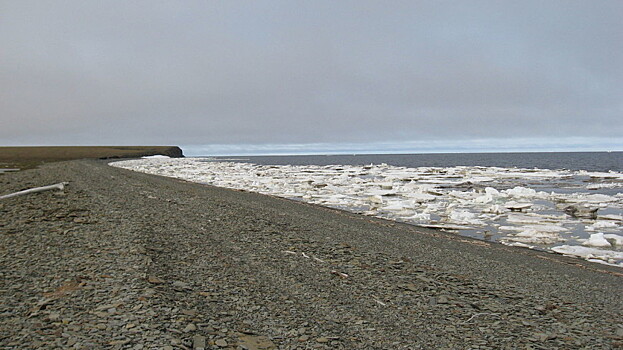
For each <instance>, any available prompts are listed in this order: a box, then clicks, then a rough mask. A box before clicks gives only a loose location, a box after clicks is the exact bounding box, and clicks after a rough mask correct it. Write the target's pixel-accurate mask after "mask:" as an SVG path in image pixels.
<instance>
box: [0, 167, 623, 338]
mask: <svg viewBox="0 0 623 350" xmlns="http://www.w3.org/2000/svg"><path fill="white" fill-rule="evenodd" d="M64 181H66V182H69V185H68V186H67V188H66V189H65V190H64V191H63V192H60V191H49V192H42V193H37V194H30V195H26V196H21V197H14V198H8V199H4V200H0V215H1V219H0V295H1V301H2V303H1V304H0V348H2V349H618V348H623V321H622V320H623V312H622V310H623V271H622V270H621V269H620V268H616V267H611V266H605V265H600V264H595V263H589V262H586V261H583V260H579V259H573V258H568V257H564V256H560V255H554V254H548V253H544V252H537V251H532V250H527V249H522V248H514V247H507V246H503V245H500V244H496V243H489V242H484V241H477V240H472V239H468V238H465V237H460V236H456V235H452V234H448V233H444V232H439V231H434V230H427V229H422V228H417V227H414V226H409V225H405V224H400V223H394V222H390V221H385V220H381V219H374V218H370V217H365V216H360V215H356V214H351V213H347V212H343V211H339V210H334V209H329V208H323V207H319V206H315V205H309V204H304V203H299V202H294V201H291V200H286V199H281V198H275V197H269V196H264V195H260V194H255V193H248V192H242V191H233V190H228V189H222V188H215V187H211V186H205V185H199V184H193V183H188V182H184V181H180V180H175V179H170V178H163V177H157V176H152V175H147V174H142V173H135V172H131V171H128V170H123V169H119V168H113V167H110V166H108V165H107V164H106V162H104V161H95V160H77V161H68V162H58V163H51V164H46V165H44V166H41V167H39V168H37V169H31V170H26V171H21V172H16V173H6V174H4V175H1V176H0V189H1V193H0V195H1V194H8V193H11V192H15V191H19V190H23V189H26V188H31V187H37V186H45V185H50V184H54V183H58V182H64Z"/></svg>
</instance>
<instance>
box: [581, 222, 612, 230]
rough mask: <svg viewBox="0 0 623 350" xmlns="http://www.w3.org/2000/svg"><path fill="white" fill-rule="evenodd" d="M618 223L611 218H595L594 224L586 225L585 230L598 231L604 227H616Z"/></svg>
mask: <svg viewBox="0 0 623 350" xmlns="http://www.w3.org/2000/svg"><path fill="white" fill-rule="evenodd" d="M617 228H619V225H618V224H617V223H616V221H612V220H597V221H595V223H594V224H592V225H588V226H586V230H587V231H599V230H604V229H606V230H607V229H617Z"/></svg>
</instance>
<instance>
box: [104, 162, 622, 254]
mask: <svg viewBox="0 0 623 350" xmlns="http://www.w3.org/2000/svg"><path fill="white" fill-rule="evenodd" d="M111 165H112V166H117V167H123V168H127V169H132V170H136V171H142V172H147V173H151V174H156V175H163V176H170V177H175V178H180V179H184V180H188V181H195V182H199V183H205V184H210V185H213V186H220V187H227V188H233V189H238V190H244V191H255V192H259V193H263V194H269V195H274V196H281V197H286V198H295V199H298V200H304V201H307V202H310V203H316V204H320V205H325V206H331V207H338V208H341V209H347V210H349V209H350V210H353V211H356V212H364V213H365V214H366V215H372V216H377V217H383V218H388V219H399V220H405V221H408V222H413V223H420V224H421V226H426V227H435V228H444V229H448V230H461V232H460V233H462V234H464V233H465V232H468V231H467V230H472V231H470V232H471V234H474V232H473V230H475V227H483V226H484V227H485V229H486V230H492V231H494V232H495V234H494V235H495V237H496V238H495V239H499V240H500V241H501V242H502V243H505V244H509V245H524V246H530V247H531V246H532V245H535V244H538V245H539V246H540V247H541V248H542V247H547V246H552V245H553V244H555V243H557V242H560V241H565V240H567V239H569V240H570V242H575V241H574V240H575V239H576V238H578V237H574V236H572V235H577V234H578V232H579V234H580V235H584V237H586V238H588V233H590V232H600V233H603V236H600V237H601V238H603V240H605V241H606V242H609V243H610V244H611V246H612V247H613V248H612V249H615V250H616V249H622V248H623V242H621V240H623V237H622V236H620V235H616V234H614V233H618V232H620V231H618V230H620V229H621V227H622V221H623V216H621V215H620V211H619V209H623V193H615V192H616V191H613V190H611V189H612V188H616V187H615V186H614V185H617V186H619V185H620V186H619V187H623V182H620V180H623V174H620V173H614V172H611V173H589V172H578V171H575V172H574V171H567V170H556V171H555V170H542V169H520V168H500V167H478V166H472V167H470V166H459V167H447V168H442V167H421V168H405V167H396V166H390V165H387V164H378V165H374V164H370V165H366V166H356V165H327V166H316V165H305V166H297V165H285V166H277V165H270V166H268V165H257V164H251V163H243V162H229V161H220V160H214V159H205V158H204V159H198V158H186V159H178V158H170V159H169V158H165V157H150V158H146V159H137V160H128V161H120V162H115V163H111ZM589 177H590V178H591V179H592V180H591V182H590V183H589V184H588V185H587V184H585V183H583V182H582V181H585V180H586V179H587V178H589ZM554 181H555V182H554ZM485 185H486V186H485ZM611 185H612V186H611ZM591 186H592V187H591ZM587 187H591V188H594V189H596V190H601V189H604V191H607V192H605V193H608V194H605V193H601V191H600V192H598V193H595V192H591V193H589V192H588V190H587ZM544 188H545V189H548V191H549V190H553V189H564V190H563V191H560V190H559V191H553V192H551V193H547V192H544V191H537V189H544ZM569 207H571V208H572V209H573V208H575V209H574V211H573V213H572V215H573V216H575V217H574V218H571V217H569V216H567V215H564V214H563V213H564V210H565V209H568V208H569ZM572 209H568V210H567V212H568V213H570V212H571V211H570V210H572ZM597 209H600V210H602V212H606V214H605V215H597V213H596V210H597ZM509 210H518V211H519V210H520V211H522V212H521V213H520V212H510V211H509ZM614 210H616V211H614ZM584 212H586V213H587V214H586V215H583V213H584ZM479 213H482V214H479ZM595 216H597V219H598V220H597V221H588V220H587V219H586V218H591V220H593V219H594V217H595ZM504 235H506V237H504ZM498 237H501V238H498ZM579 241H580V242H582V241H581V240H579ZM596 241H597V238H588V239H586V240H585V242H596ZM602 243H603V241H602ZM578 244H579V243H578ZM604 246H605V245H604ZM578 247H579V248H588V247H585V246H578ZM573 249H577V248H573ZM582 252H584V251H583V250H582ZM621 254H623V253H621ZM592 258H593V257H591V259H592Z"/></svg>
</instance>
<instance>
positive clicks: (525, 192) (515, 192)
mask: <svg viewBox="0 0 623 350" xmlns="http://www.w3.org/2000/svg"><path fill="white" fill-rule="evenodd" d="M503 192H504V193H506V194H507V195H509V196H513V197H519V198H524V197H536V191H535V190H533V189H531V188H527V187H521V186H516V187H514V188H511V189H508V190H505V191H503Z"/></svg>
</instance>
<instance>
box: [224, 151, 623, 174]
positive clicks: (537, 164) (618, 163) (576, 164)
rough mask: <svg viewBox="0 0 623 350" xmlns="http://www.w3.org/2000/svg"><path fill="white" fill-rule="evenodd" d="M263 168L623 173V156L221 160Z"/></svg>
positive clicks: (556, 154) (444, 155)
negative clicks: (459, 168) (371, 166)
mask: <svg viewBox="0 0 623 350" xmlns="http://www.w3.org/2000/svg"><path fill="white" fill-rule="evenodd" d="M222 158H227V159H240V160H241V161H246V162H252V163H256V164H262V165H332V164H344V165H365V164H371V163H372V164H381V163H386V164H389V165H394V166H403V167H410V168H414V167H453V166H496V167H504V168H512V167H517V168H528V169H531V168H539V169H567V170H588V171H610V170H612V171H618V172H620V171H623V152H543V153H434V154H433V153H431V154H360V155H305V156H249V157H246V156H245V157H217V159H222Z"/></svg>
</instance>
